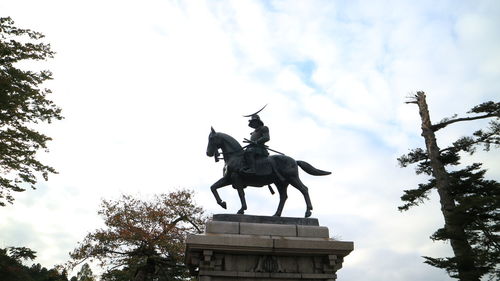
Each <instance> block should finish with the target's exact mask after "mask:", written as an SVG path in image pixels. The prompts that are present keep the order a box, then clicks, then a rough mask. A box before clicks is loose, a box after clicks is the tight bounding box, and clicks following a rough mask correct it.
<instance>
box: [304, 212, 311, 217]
mask: <svg viewBox="0 0 500 281" xmlns="http://www.w3.org/2000/svg"><path fill="white" fill-rule="evenodd" d="M310 216H311V211H309V210H307V211H306V216H305V217H306V218H308V217H310Z"/></svg>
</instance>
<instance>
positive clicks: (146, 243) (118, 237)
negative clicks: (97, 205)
mask: <svg viewBox="0 0 500 281" xmlns="http://www.w3.org/2000/svg"><path fill="white" fill-rule="evenodd" d="M98 213H99V214H100V215H101V216H102V217H103V219H104V224H105V228H103V229H97V230H95V231H93V232H91V233H89V234H88V235H87V236H86V237H85V239H84V240H83V241H82V242H81V243H79V245H78V247H77V248H76V249H75V250H74V251H73V252H71V253H70V256H71V258H72V261H70V266H75V265H76V264H79V263H81V262H83V261H85V260H96V261H98V262H99V263H100V265H101V267H102V268H103V269H105V270H106V271H107V272H105V273H104V274H103V276H102V279H103V280H114V281H118V280H135V281H146V280H148V281H149V280H157V281H173V280H186V278H188V272H187V269H186V267H185V265H184V241H185V237H186V235H187V234H190V233H200V232H202V231H203V227H204V225H205V221H206V218H205V216H204V214H203V213H204V211H203V209H202V208H201V207H199V206H197V205H196V204H195V203H194V202H193V192H192V191H189V190H179V191H176V192H171V193H168V194H160V195H157V196H155V197H154V199H153V200H141V199H137V198H134V197H132V196H129V195H123V196H122V197H121V198H120V199H119V200H116V201H108V200H103V201H102V204H101V209H100V210H99V212H98Z"/></svg>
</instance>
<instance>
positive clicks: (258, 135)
mask: <svg viewBox="0 0 500 281" xmlns="http://www.w3.org/2000/svg"><path fill="white" fill-rule="evenodd" d="M248 126H250V127H252V128H254V129H255V130H254V131H253V132H252V133H251V134H250V144H249V145H248V146H247V148H246V150H245V154H244V156H245V162H246V166H247V167H246V168H245V170H244V171H245V172H247V173H255V160H256V158H260V157H267V156H268V155H269V152H267V149H266V146H265V143H266V142H268V141H269V140H270V137H269V128H268V127H267V126H264V123H263V122H262V121H261V120H260V118H259V115H257V114H255V115H252V118H251V119H250V121H249V124H248Z"/></svg>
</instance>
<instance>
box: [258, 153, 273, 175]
mask: <svg viewBox="0 0 500 281" xmlns="http://www.w3.org/2000/svg"><path fill="white" fill-rule="evenodd" d="M272 172H273V166H272V164H271V161H270V159H269V157H261V158H260V157H259V158H257V159H256V160H255V175H257V176H267V175H270V174H271V173H272Z"/></svg>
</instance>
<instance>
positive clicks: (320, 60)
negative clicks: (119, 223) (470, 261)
mask: <svg viewBox="0 0 500 281" xmlns="http://www.w3.org/2000/svg"><path fill="white" fill-rule="evenodd" d="M0 16H2V17H3V16H10V17H12V18H13V19H14V21H15V22H16V25H17V26H19V27H23V28H30V29H33V30H36V31H40V32H42V33H44V34H45V35H46V41H47V42H50V43H51V46H52V48H53V50H54V51H56V52H57V54H56V56H55V58H54V59H52V60H50V61H48V62H47V63H45V64H44V67H46V68H48V69H50V70H52V71H53V73H54V80H53V81H51V82H50V83H47V85H46V86H47V87H49V88H51V89H52V90H53V92H54V93H53V94H52V99H53V100H54V101H55V102H56V103H57V104H58V105H59V106H60V107H62V109H63V114H64V116H65V117H66V119H65V120H63V121H59V122H55V123H54V124H52V125H50V126H47V127H45V128H43V131H44V132H45V133H47V134H48V135H49V136H51V137H53V139H54V140H53V141H52V142H51V143H50V153H49V154H43V155H40V158H41V159H42V160H43V161H45V163H47V164H50V165H52V166H54V167H55V168H56V169H57V170H58V171H59V174H58V175H52V176H51V177H50V178H49V181H48V182H43V181H41V182H40V184H39V185H38V189H37V190H28V191H26V192H24V193H22V194H15V196H16V201H15V202H14V205H9V206H7V207H3V208H1V209H0V212H1V213H2V215H1V219H0V247H7V246H27V247H30V248H32V249H33V250H35V251H37V252H38V258H37V262H40V263H42V265H44V266H47V267H50V266H52V265H54V264H59V263H63V262H65V261H66V260H67V259H68V252H69V251H71V250H72V249H73V248H74V247H75V246H76V243H77V242H78V241H81V240H82V239H83V237H84V236H85V234H86V233H87V232H89V231H92V230H94V229H95V228H96V227H99V226H100V225H101V223H102V220H101V218H100V217H99V216H98V215H97V208H98V205H99V202H100V200H101V199H102V198H106V199H112V198H118V197H119V195H120V194H121V193H131V194H136V195H138V196H148V195H151V194H154V193H160V192H168V191H170V190H173V189H175V188H184V187H185V188H191V189H193V190H194V191H195V192H196V200H197V202H198V203H199V204H202V205H203V206H204V207H205V208H206V210H207V212H208V213H224V212H229V213H235V212H236V211H237V210H238V209H239V208H240V205H239V204H240V203H239V199H238V197H237V193H236V191H235V190H233V189H232V188H231V187H226V188H222V189H220V192H221V196H222V197H223V199H224V200H225V201H227V202H228V210H227V211H226V210H223V209H221V208H220V207H219V206H218V205H217V204H216V202H215V200H214V198H213V197H212V194H211V192H210V188H209V187H210V185H211V184H212V183H213V182H215V181H216V180H218V179H219V177H220V176H221V175H222V167H223V164H222V162H219V163H215V162H214V160H213V159H211V158H208V157H206V154H205V151H206V145H207V137H208V134H209V131H210V126H213V127H214V128H215V129H216V130H217V131H221V132H225V133H228V134H230V135H232V136H233V137H235V138H236V139H237V140H239V141H242V140H243V138H247V137H248V136H249V133H250V132H251V130H252V129H251V128H249V127H247V124H248V121H247V118H243V117H242V115H245V114H251V113H253V112H255V111H256V110H258V109H260V108H261V107H262V106H263V105H265V104H268V106H267V108H266V109H265V110H264V111H263V112H262V113H261V114H260V116H261V118H262V120H263V121H264V122H265V124H266V125H267V126H269V128H270V133H271V141H270V142H268V144H269V146H270V147H272V148H274V149H276V150H279V151H282V152H284V153H286V154H287V155H289V156H292V157H294V158H295V159H300V160H305V161H307V162H309V163H311V164H312V165H314V166H316V167H318V168H320V169H324V170H330V171H332V172H333V174H332V175H331V176H328V177H313V176H310V175H308V174H306V173H304V172H301V178H302V181H303V182H304V183H305V184H306V185H307V186H308V187H309V191H310V195H311V200H312V203H313V206H314V210H313V217H316V218H318V219H319V221H320V224H321V225H325V226H328V227H329V228H330V233H331V235H332V236H334V237H336V238H338V239H341V240H346V241H354V243H355V250H354V251H353V252H352V253H351V254H350V255H349V256H348V257H347V258H346V259H345V262H344V268H343V269H341V270H340V271H339V272H338V276H339V278H338V280H345V281H354V280H367V281H383V280H411V281H417V280H422V281H423V280H450V278H449V277H447V275H446V273H445V272H444V271H441V270H438V269H435V268H433V267H431V266H428V265H425V264H423V263H422V262H423V259H422V258H421V256H435V257H436V256H446V255H449V254H450V253H451V250H450V246H449V244H445V243H433V242H432V241H431V240H430V239H429V238H428V237H429V236H430V235H431V234H432V233H433V232H434V230H436V229H437V228H438V227H441V226H442V224H443V219H442V215H441V213H440V210H439V205H438V200H437V198H436V194H435V193H433V194H432V196H431V200H430V201H429V202H427V203H426V204H425V205H423V206H421V207H417V208H414V209H412V210H410V211H408V212H405V213H400V212H398V211H397V206H399V205H401V201H400V199H399V197H400V196H401V195H402V192H403V190H404V189H409V188H413V187H416V185H417V184H418V183H419V182H423V181H425V177H423V176H416V175H415V174H414V172H413V169H412V168H406V169H402V168H399V167H398V165H397V161H396V158H397V157H398V156H400V155H401V154H403V153H405V152H407V151H408V149H410V148H414V147H419V146H422V145H423V139H422V138H421V136H420V125H419V124H420V123H419V122H420V121H419V115H418V111H417V108H416V106H415V105H408V104H405V103H404V102H405V101H406V100H407V97H408V96H411V95H412V93H415V92H416V91H418V90H423V91H425V92H426V93H427V98H428V99H427V101H428V103H429V108H430V111H431V118H432V119H433V121H434V122H437V121H439V120H441V119H442V118H444V117H448V116H451V115H453V114H454V113H458V114H464V113H465V112H466V111H467V110H468V109H470V108H471V107H472V106H473V105H476V104H479V103H481V102H483V101H488V100H495V101H498V97H499V96H500V95H499V93H500V2H498V1H495V0H492V1H298V0H297V1H239V0H238V1H159V0H158V1H123V0H121V1H90V0H87V1H62V0H61V1H37V0H33V1H25V0H4V1H1V2H0ZM484 124H485V123H484V122H483V123H481V122H476V123H471V124H464V125H460V124H455V125H453V126H451V127H449V128H447V129H446V130H443V131H442V132H441V131H440V133H439V134H438V142H439V145H440V146H441V147H445V146H446V145H448V144H450V142H451V141H453V140H454V139H456V138H457V137H459V136H462V135H464V134H469V133H471V132H472V131H473V129H474V128H475V127H480V126H483V125H484ZM499 156H500V154H499V153H498V152H492V153H489V154H488V155H486V154H485V153H478V155H477V156H475V157H474V158H473V159H470V158H467V160H466V161H465V159H464V163H470V162H471V161H473V160H481V161H484V162H485V165H486V166H487V167H488V169H489V170H488V173H487V176H488V177H489V178H492V179H496V180H500V165H499V162H498V159H499V158H498V157H499ZM246 193H247V202H248V210H247V213H248V214H254V215H272V214H273V213H274V212H275V209H276V207H277V205H278V196H276V195H274V196H271V195H270V193H269V191H268V190H267V188H260V189H258V188H248V189H247V191H246ZM288 195H289V199H288V201H287V204H286V205H285V208H284V211H283V216H292V217H301V216H303V215H304V211H305V203H304V201H303V198H302V195H301V194H300V192H299V191H298V190H296V189H294V188H293V187H290V188H289V192H288Z"/></svg>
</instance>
